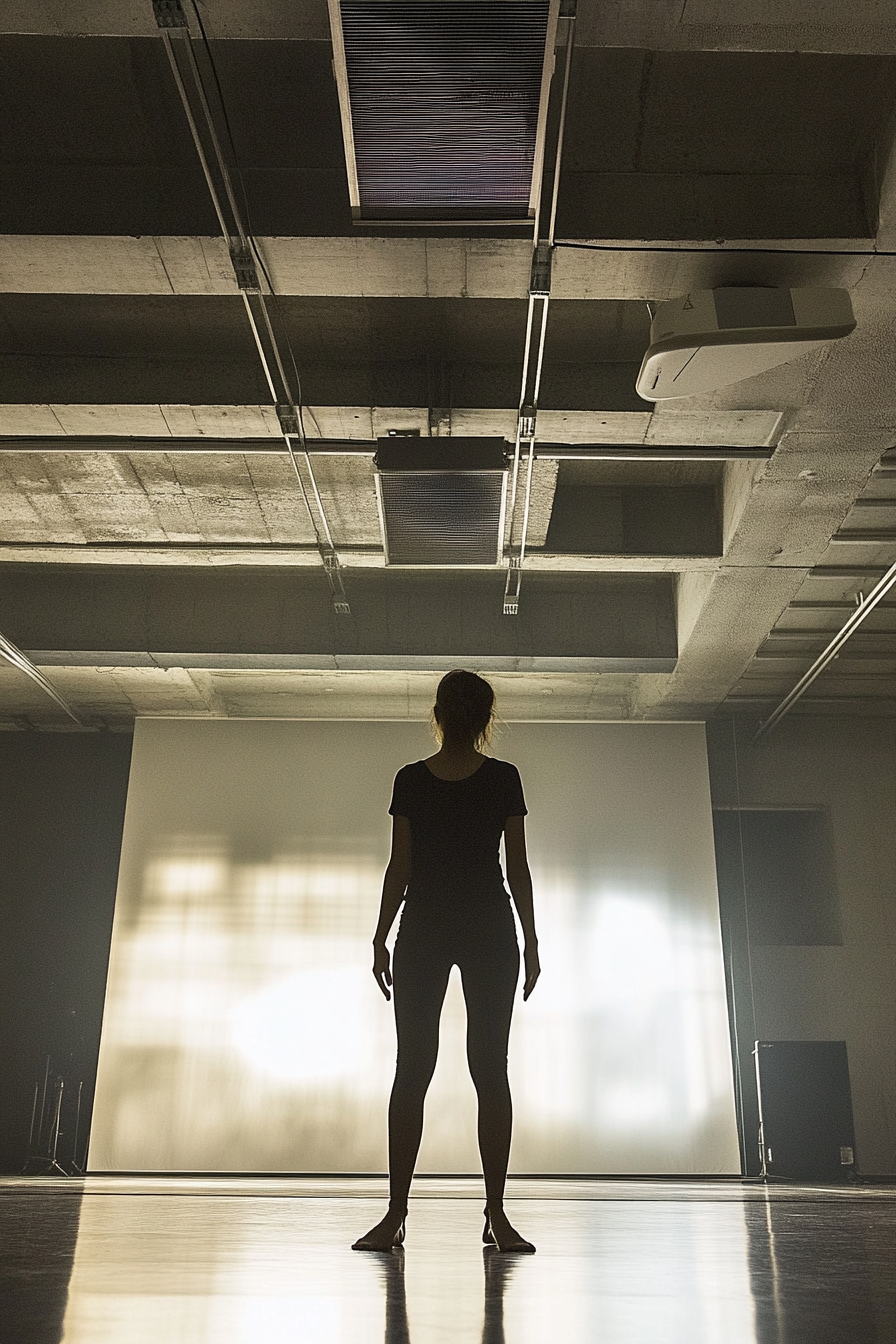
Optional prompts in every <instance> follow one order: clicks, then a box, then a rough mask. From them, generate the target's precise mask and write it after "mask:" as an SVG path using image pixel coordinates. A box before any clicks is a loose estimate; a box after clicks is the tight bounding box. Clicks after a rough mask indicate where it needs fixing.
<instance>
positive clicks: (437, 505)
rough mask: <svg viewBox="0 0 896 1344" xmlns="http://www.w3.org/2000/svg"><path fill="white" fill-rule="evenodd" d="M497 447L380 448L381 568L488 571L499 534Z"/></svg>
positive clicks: (430, 444) (431, 444)
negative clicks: (461, 567) (478, 568)
mask: <svg viewBox="0 0 896 1344" xmlns="http://www.w3.org/2000/svg"><path fill="white" fill-rule="evenodd" d="M504 448H505V444H504V440H503V439H491V440H490V439H484V440H482V439H480V440H476V439H472V440H447V441H445V440H438V439H436V440H429V441H426V440H424V441H423V442H421V441H420V440H413V439H411V440H405V441H404V442H401V441H396V440H388V439H387V440H385V441H383V440H381V441H380V446H379V448H378V450H377V467H378V471H377V477H376V487H377V498H378V500H379V505H380V516H381V520H382V527H383V545H384V547H385V551H386V564H387V565H495V564H497V563H498V561H499V559H500V553H501V547H502V543H503V532H504V501H505V493H506V484H507V471H506V468H505V465H504Z"/></svg>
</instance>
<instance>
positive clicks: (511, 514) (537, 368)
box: [504, 4, 576, 616]
mask: <svg viewBox="0 0 896 1344" xmlns="http://www.w3.org/2000/svg"><path fill="white" fill-rule="evenodd" d="M561 17H562V18H564V19H565V20H566V23H567V28H566V58H565V64H564V71H563V90H562V93H561V98H560V116H559V122H558V126H557V144H556V149H555V153H554V179H553V183H552V189H551V213H550V219H549V222H548V236H547V239H546V240H542V239H540V238H539V232H540V226H541V198H540V197H539V201H538V204H537V206H536V213H535V227H534V241H535V246H534V250H533V254H532V271H531V275H530V280H529V307H528V311H527V314H526V341H525V347H524V350H523V373H522V383H521V389H520V403H519V411H518V413H517V423H516V435H515V438H514V447H513V467H512V471H511V485H510V506H509V509H508V518H509V535H508V544H507V549H506V560H507V580H506V583H505V585H504V615H505V616H517V615H518V614H519V609H520V589H521V587H522V579H523V564H524V562H525V559H526V541H527V539H528V535H529V516H530V512H531V506H532V480H533V472H534V466H535V457H536V453H535V437H536V432H537V420H538V396H539V393H540V391H541V374H542V369H543V368H544V350H545V341H546V337H547V328H548V308H549V307H550V302H551V259H552V254H553V248H554V229H555V226H556V221H557V199H558V195H559V191H560V163H561V160H562V157H563V134H564V131H565V128H566V105H567V100H568V97H569V72H570V68H571V66H572V48H573V40H574V37H575V25H576V16H575V5H574V4H569V5H567V6H565V7H564V12H563V13H562V14H561ZM537 305H540V313H539V314H538V316H539V317H540V319H541V321H540V329H539V335H538V343H537V352H536V355H535V360H534V362H533V360H532V349H533V340H532V336H533V331H534V328H535V322H536V307H537ZM523 444H525V446H526V480H525V486H524V491H523V509H522V519H521V522H520V526H519V532H518V533H517V532H516V530H515V522H516V514H517V499H518V494H519V478H520V467H521V465H522V447H523Z"/></svg>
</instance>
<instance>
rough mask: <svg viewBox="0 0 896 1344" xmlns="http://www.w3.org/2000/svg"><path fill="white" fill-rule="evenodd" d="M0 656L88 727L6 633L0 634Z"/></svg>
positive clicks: (70, 715)
mask: <svg viewBox="0 0 896 1344" xmlns="http://www.w3.org/2000/svg"><path fill="white" fill-rule="evenodd" d="M0 658H2V659H3V660H4V661H5V662H7V663H9V664H10V665H11V666H12V667H15V668H17V669H18V671H19V672H24V674H25V676H26V677H30V678H31V680H32V681H33V682H34V683H35V684H36V685H37V686H39V687H40V688H41V690H42V691H46V693H47V695H49V696H50V698H51V699H53V700H55V701H56V703H57V705H58V706H59V708H60V709H63V710H65V712H66V714H67V715H68V717H69V718H70V719H73V720H74V722H75V723H76V724H77V725H78V727H79V728H84V727H86V725H85V723H84V720H83V719H81V718H79V716H78V715H77V714H76V713H75V711H74V710H73V709H72V707H71V705H70V704H69V703H68V701H67V700H66V699H65V698H64V696H62V695H60V694H59V692H58V691H57V689H56V687H55V686H54V685H53V683H52V681H50V680H49V678H48V677H45V676H44V674H43V672H41V670H40V668H38V667H35V666H34V663H32V661H31V659H30V658H29V657H28V656H27V654H24V653H23V652H22V650H21V649H19V648H17V647H16V645H15V644H13V643H12V642H11V641H10V640H8V639H6V637H5V636H4V635H0Z"/></svg>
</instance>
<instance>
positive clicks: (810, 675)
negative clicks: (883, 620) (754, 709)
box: [753, 564, 896, 742]
mask: <svg viewBox="0 0 896 1344" xmlns="http://www.w3.org/2000/svg"><path fill="white" fill-rule="evenodd" d="M893 587H896V564H892V565H891V566H890V568H889V569H888V570H887V572H886V573H885V574H884V575H883V576H882V577H881V578H880V579H879V580H878V582H877V583H876V584H875V585H874V587H873V588H872V589H871V591H870V593H868V595H867V596H864V597H862V600H861V601H860V602H859V604H858V606H857V607H856V609H855V611H854V612H853V613H852V614H851V615H850V616H849V617H848V618H847V620H846V621H845V622H844V624H843V626H842V627H841V629H840V630H838V631H837V634H836V635H835V636H834V638H833V639H832V640H831V641H830V643H829V644H828V646H827V648H826V649H825V650H824V651H823V652H822V653H820V654H819V656H818V657H817V658H816V659H815V662H814V663H813V664H812V666H811V667H810V668H809V670H808V672H806V673H805V674H804V675H803V676H802V677H800V679H799V681H798V682H797V684H796V685H795V686H794V688H793V690H792V691H790V692H789V693H788V694H787V695H785V697H784V699H783V700H782V701H781V703H780V704H779V705H778V707H777V709H775V710H774V711H773V713H771V714H770V715H769V716H768V718H767V719H766V720H765V721H764V722H763V723H761V724H760V726H759V730H758V731H757V733H756V736H755V737H754V739H753V740H754V742H758V741H760V739H762V738H763V737H767V736H768V735H769V733H771V732H772V731H773V730H774V728H775V727H776V725H777V724H779V723H780V722H781V720H782V719H783V718H784V716H785V715H786V714H788V713H789V712H790V710H791V709H792V708H793V706H794V705H795V704H796V703H797V701H798V700H800V699H802V697H803V696H804V695H805V693H806V691H807V690H808V689H809V687H810V686H811V685H812V683H813V682H814V681H815V680H816V678H818V677H819V676H821V674H822V672H823V671H824V670H825V668H826V667H827V666H828V665H829V664H830V663H831V662H833V660H834V659H835V658H836V657H838V655H839V653H840V650H841V649H842V648H843V646H844V644H845V643H846V642H847V640H848V639H850V637H851V636H852V635H853V634H854V633H855V631H856V630H858V628H859V626H860V625H861V624H862V622H863V621H865V620H866V619H867V617H868V616H870V615H871V612H872V611H873V610H874V608H875V607H876V606H877V605H878V603H879V602H880V601H881V600H882V599H883V598H884V597H886V595H887V593H888V592H889V591H890V590H891V588H893Z"/></svg>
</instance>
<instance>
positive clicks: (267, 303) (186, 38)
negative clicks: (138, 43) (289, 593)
mask: <svg viewBox="0 0 896 1344" xmlns="http://www.w3.org/2000/svg"><path fill="white" fill-rule="evenodd" d="M190 4H191V6H192V11H193V15H194V22H195V25H196V26H197V28H198V30H199V33H200V36H199V38H197V39H194V37H193V33H192V32H191V29H190V26H189V22H188V19H187V15H186V11H185V9H184V8H183V5H182V4H181V0H153V11H154V13H155V17H156V23H157V25H158V27H159V30H160V33H161V37H162V42H163V43H164V46H165V51H166V53H167V55H168V62H169V64H170V66H171V73H172V76H173V78H174V83H175V85H176V87H177V91H178V94H179V96H180V100H181V104H182V105H183V109H184V113H185V115H186V118H187V122H188V124H189V127H190V134H191V135H192V137H193V144H194V145H195V147H196V153H197V154H198V156H199V161H200V164H201V165H202V172H203V175H204V177H205V181H206V185H207V187H208V190H209V195H210V196H211V199H212V204H213V206H214V209H215V214H216V215H217V217H218V224H219V225H220V228H221V232H222V234H223V236H224V237H225V238H226V239H227V242H228V246H229V250H230V260H231V264H232V266H233V270H234V275H235V276H236V283H237V286H238V288H239V291H240V294H241V296H242V299H243V304H244V306H245V310H246V317H247V319H248V321H249V325H250V327H251V330H252V335H253V337H254V340H255V346H256V349H257V351H258V356H259V359H260V360H261V365H262V368H263V370H264V375H265V380H266V381H267V385H268V388H269V390H270V394H271V400H272V402H273V404H274V407H275V408H276V412H277V418H278V420H279V422H280V428H281V431H282V433H283V439H284V442H285V444H286V448H287V451H288V452H289V456H290V460H291V462H292V466H293V470H294V472H295V476H296V480H297V482H298V485H299V490H300V491H301V495H302V499H303V500H304V503H305V507H306V508H307V510H308V516H309V518H310V519H311V525H312V527H313V529H314V535H315V539H316V543H317V548H318V551H319V553H320V558H321V562H322V564H323V567H324V571H325V573H326V576H327V580H328V582H329V585H330V593H331V596H332V600H333V607H334V610H335V611H336V613H337V614H338V615H349V614H350V607H349V602H348V597H347V595H346V592H345V586H344V584H343V581H342V569H341V566H340V563H339V557H338V555H337V554H336V549H335V547H334V545H333V536H332V533H331V531H330V525H329V522H328V520H327V515H326V511H325V509H324V504H323V500H322V499H321V495H320V490H319V489H318V485H317V480H316V478H315V475H314V469H313V467H312V465H311V458H310V456H309V453H308V450H307V444H306V440H305V428H304V425H303V423H302V393H301V382H300V379H299V374H298V369H297V368H296V364H295V360H294V359H293V356H292V350H291V348H290V345H289V337H288V336H287V334H286V332H285V331H284V330H283V328H282V323H281V321H280V317H279V313H278V310H277V304H276V295H275V293H274V287H273V284H272V283H271V279H270V275H269V274H268V271H267V267H266V266H265V264H264V259H263V257H262V255H261V252H260V250H259V247H258V245H257V243H256V241H255V239H254V238H253V237H252V233H251V231H250V228H249V223H248V211H246V214H245V218H244V214H243V210H242V209H241V207H240V204H239V202H238V200H237V195H236V190H235V187H234V175H233V173H232V172H231V168H230V165H229V164H228V161H227V154H226V153H225V146H227V147H228V149H229V152H230V156H231V159H232V161H233V163H234V165H235V168H236V175H237V177H239V165H238V163H237V162H236V155H235V151H234V149H233V142H232V138H231V135H230V127H229V124H228V121H227V110H226V107H225V105H224V99H223V95H222V93H221V89H220V85H219V84H218V79H217V72H216V71H215V68H214V62H213V61H212V58H211V53H210V51H209V48H208V43H207V42H206V39H205V30H204V28H203V26H202V18H201V16H200V14H199V11H198V9H197V8H196V4H195V0H190ZM194 40H195V41H196V43H197V46H198V48H199V50H200V51H201V52H202V53H203V54H204V57H205V59H206V60H207V61H208V63H209V67H210V69H211V74H212V79H211V81H210V83H209V86H208V87H207V86H206V82H205V80H204V79H203V76H202V72H201V71H200V69H199V64H198V62H197V59H196V53H195V51H194V49H193V44H194ZM213 104H216V105H217V107H218V109H219V110H218V112H217V113H216V112H215V111H214V110H213ZM240 182H242V179H241V178H240ZM243 194H245V193H243Z"/></svg>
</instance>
